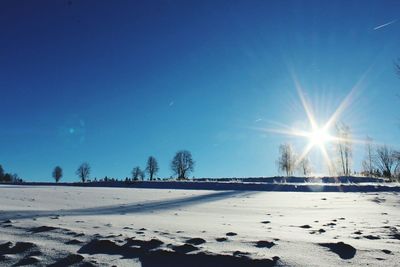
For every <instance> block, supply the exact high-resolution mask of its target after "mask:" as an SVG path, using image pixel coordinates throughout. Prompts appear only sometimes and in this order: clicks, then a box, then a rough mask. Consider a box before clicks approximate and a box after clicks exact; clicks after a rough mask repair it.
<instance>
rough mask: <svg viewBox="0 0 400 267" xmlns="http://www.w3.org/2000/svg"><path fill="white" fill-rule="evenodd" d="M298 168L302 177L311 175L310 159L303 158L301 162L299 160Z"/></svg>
mask: <svg viewBox="0 0 400 267" xmlns="http://www.w3.org/2000/svg"><path fill="white" fill-rule="evenodd" d="M298 168H299V170H300V172H301V173H302V175H304V176H308V175H310V173H311V164H310V159H309V158H308V157H304V158H303V159H302V160H300V162H299V164H298Z"/></svg>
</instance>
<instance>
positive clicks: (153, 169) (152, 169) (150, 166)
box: [146, 156, 158, 181]
mask: <svg viewBox="0 0 400 267" xmlns="http://www.w3.org/2000/svg"><path fill="white" fill-rule="evenodd" d="M146 172H147V173H148V174H149V176H150V181H151V180H153V177H154V175H156V174H157V172H158V162H157V160H156V158H155V157H153V156H150V157H149V158H148V159H147V167H146Z"/></svg>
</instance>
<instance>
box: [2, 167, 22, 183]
mask: <svg viewBox="0 0 400 267" xmlns="http://www.w3.org/2000/svg"><path fill="white" fill-rule="evenodd" d="M11 182H12V183H20V182H22V179H21V178H20V177H19V176H18V174H16V173H8V172H5V171H4V169H3V166H1V165H0V183H11Z"/></svg>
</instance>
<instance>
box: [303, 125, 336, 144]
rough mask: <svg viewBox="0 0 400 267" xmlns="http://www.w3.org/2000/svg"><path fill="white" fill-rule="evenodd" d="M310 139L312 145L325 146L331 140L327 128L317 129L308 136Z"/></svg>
mask: <svg viewBox="0 0 400 267" xmlns="http://www.w3.org/2000/svg"><path fill="white" fill-rule="evenodd" d="M308 139H309V140H310V143H311V144H312V145H317V146H320V147H321V146H323V145H325V144H326V143H327V142H329V140H330V139H331V138H330V136H329V133H328V131H327V130H326V129H325V128H315V129H314V130H312V131H311V132H310V133H309V134H308Z"/></svg>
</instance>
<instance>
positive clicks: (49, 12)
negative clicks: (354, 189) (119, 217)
mask: <svg viewBox="0 0 400 267" xmlns="http://www.w3.org/2000/svg"><path fill="white" fill-rule="evenodd" d="M399 11H400V1H381V0H379V1H322V0H321V1H222V0H217V1H174V0H172V1H75V0H72V1H66V0H65V1H1V3H0V34H1V42H0V70H1V71H0V101H1V112H0V122H1V128H0V164H2V165H3V167H4V168H5V170H6V171H9V172H13V173H14V172H16V173H18V174H19V175H20V176H21V177H22V178H24V179H25V180H33V181H50V180H52V178H51V172H52V169H53V168H54V166H56V165H60V166H61V167H63V169H64V178H63V180H64V181H74V180H77V178H76V176H75V174H74V172H75V170H76V168H77V167H78V165H79V164H80V163H81V162H83V161H87V162H89V163H90V164H91V166H92V174H91V177H104V176H106V175H107V176H109V177H119V178H124V177H126V176H130V171H131V170H132V168H133V167H134V166H136V165H139V166H141V167H144V166H145V162H146V160H147V157H148V156H149V155H153V156H155V157H156V158H157V159H158V161H159V165H160V172H159V176H161V177H169V176H170V175H172V173H171V171H170V168H169V165H170V160H171V158H172V157H173V155H174V153H175V152H176V151H177V150H180V149H187V150H190V151H191V152H192V154H193V157H194V159H195V161H196V168H195V173H194V174H193V175H194V176H196V177H243V176H271V175H276V174H277V167H276V159H277V157H278V146H279V144H280V143H282V142H285V141H292V142H293V143H294V144H295V146H296V149H297V150H301V149H302V145H304V140H303V141H302V140H294V139H293V138H291V137H287V136H282V135H277V134H273V133H269V132H262V131H259V130H256V128H271V127H276V125H277V124H284V125H289V126H298V125H304V124H305V123H306V122H307V119H306V115H305V113H304V111H303V109H302V107H301V104H300V101H299V98H298V96H297V93H296V89H295V86H294V83H293V80H292V78H291V71H293V72H294V73H295V74H296V76H297V77H298V79H299V81H300V82H301V84H302V86H303V88H304V91H305V93H306V95H307V97H308V98H309V99H310V102H311V104H312V105H313V106H314V110H315V112H316V114H317V118H318V120H320V121H321V122H323V121H324V120H326V119H327V117H328V116H329V114H330V113H332V112H333V111H334V110H335V109H336V107H337V105H339V103H340V102H341V101H342V100H343V98H344V97H345V96H346V95H347V94H348V93H349V91H350V89H351V87H352V86H353V85H354V84H355V83H356V82H357V81H358V80H359V79H360V78H361V76H362V75H363V74H365V79H364V81H363V82H362V84H361V86H360V89H359V90H358V91H357V94H356V96H355V97H353V98H352V103H351V106H350V108H348V109H347V110H346V111H344V112H343V113H342V116H341V118H340V119H341V120H342V121H344V122H346V123H347V124H350V125H351V127H352V132H353V135H354V136H359V137H362V138H363V137H364V136H365V135H367V134H368V135H370V136H372V137H373V138H374V139H375V140H376V141H378V142H382V143H387V144H390V145H393V146H394V147H397V148H399V139H398V137H399V133H400V128H399V120H400V109H399V106H400V99H399V98H398V97H396V94H399V93H400V79H399V77H398V76H396V74H395V71H394V67H393V62H394V60H395V59H396V58H398V57H400V17H399V16H400V15H399V14H400V13H399ZM396 20H398V21H396ZM389 22H392V23H391V24H388V25H386V26H384V27H380V28H378V29H374V28H376V27H378V26H380V25H383V24H385V23H389ZM363 153H364V148H363V147H362V146H356V147H355V148H354V161H355V162H354V163H355V164H354V168H355V169H356V170H359V167H360V162H359V161H360V160H361V159H362V156H363Z"/></svg>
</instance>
